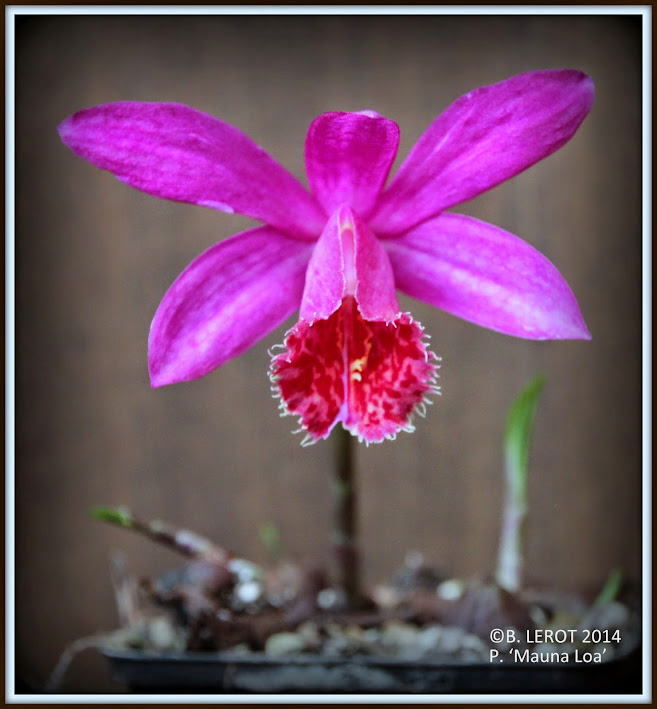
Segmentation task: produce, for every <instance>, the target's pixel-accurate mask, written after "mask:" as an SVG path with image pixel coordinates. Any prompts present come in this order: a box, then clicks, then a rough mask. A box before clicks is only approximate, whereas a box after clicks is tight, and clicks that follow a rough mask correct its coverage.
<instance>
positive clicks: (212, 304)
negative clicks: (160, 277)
mask: <svg viewBox="0 0 657 709" xmlns="http://www.w3.org/2000/svg"><path fill="white" fill-rule="evenodd" d="M592 103H593V82H592V81H591V79H590V78H589V77H588V76H586V75H585V74H582V73H581V72H579V71H571V70H546V71H536V72H530V73H526V74H521V75H519V76H515V77H512V78H510V79H508V80H506V81H502V82H500V83H498V84H494V85H492V86H486V87H483V88H479V89H476V90H475V91H472V92H470V93H468V94H466V95H465V96H462V97H461V98H459V99H458V100H457V101H455V102H454V103H453V104H452V105H451V106H450V107H449V108H448V109H447V110H446V111H445V112H444V113H442V114H441V115H439V116H438V118H436V120H435V121H434V122H433V123H432V124H431V125H430V126H429V128H428V129H427V130H426V132H425V133H424V134H423V135H422V137H421V138H420V139H419V141H418V142H417V144H416V145H415V147H414V148H413V150H412V151H411V153H410V155H409V156H408V158H407V159H406V161H405V162H404V163H403V165H402V166H401V167H400V169H399V171H398V172H397V174H396V176H395V177H394V179H393V180H392V181H391V182H390V184H389V185H388V186H387V187H385V183H386V181H387V178H388V174H389V171H390V168H391V165H392V163H393V161H394V159H395V156H396V153H397V148H398V143H399V128H398V126H397V124H396V123H394V122H393V121H391V120H388V119H387V118H384V117H383V116H380V115H379V114H377V113H374V112H373V111H361V112H358V113H342V112H334V113H325V114H323V115H321V116H319V117H318V118H316V119H315V120H314V121H313V123H312V124H311V126H310V129H309V131H308V135H307V138H306V148H305V158H306V168H307V173H308V181H309V184H310V190H311V191H310V192H308V191H307V190H306V189H305V188H304V187H303V186H302V185H301V183H300V182H299V181H297V179H296V178H295V177H293V176H292V175H291V174H290V173H289V172H287V171H286V170H285V169H284V168H283V167H282V166H281V165H279V164H278V163H277V162H276V161H275V160H274V159H273V158H272V157H270V156H269V155H268V154H267V153H266V152H265V151H264V150H263V149H262V148H260V147H258V146H257V145H256V144H255V143H254V142H253V141H251V140H250V139H249V138H248V137H247V136H245V135H244V134H243V133H241V132H240V131H238V130H237V129H236V128H233V127H232V126H230V125H228V124H226V123H224V122H222V121H220V120H217V119H216V118H213V117H212V116H209V115H207V114H205V113H201V112H199V111H196V110H194V109H192V108H189V107H187V106H183V105H180V104H175V103H141V102H118V103H110V104H106V105H101V106H96V107H93V108H89V109H87V110H83V111H79V112H78V113H75V114H74V115H72V116H70V117H69V118H68V119H66V120H65V121H64V122H63V123H62V124H61V125H60V126H59V132H60V135H61V138H62V140H63V141H64V143H65V144H66V145H67V146H69V147H70V148H71V149H72V150H73V151H74V152H75V153H76V154H78V155H80V156H82V157H83V158H85V159H86V160H88V161H89V162H91V163H92V164H93V165H95V166H97V167H99V168H102V169H104V170H109V171H110V172H112V173H113V174H114V175H115V176H116V177H118V178H119V179H120V180H122V181H123V182H126V183H127V184H129V185H131V186H132V187H136V188H137V189H140V190H143V191H144V192H148V193H149V194H152V195H155V196H157V197H163V198H166V199H171V200H177V201H181V202H190V203H193V204H199V205H203V206H206V207H211V208H214V209H218V210H222V211H225V212H230V213H233V212H237V213H240V214H243V215H246V216H248V217H252V218H254V219H257V220H260V221H262V222H264V226H259V227H256V228H254V229H250V230H248V231H245V232H243V233H241V234H237V235H235V236H233V237H231V238H229V239H227V240H225V241H222V242H220V243H218V244H215V245H214V246H212V247H211V248H209V249H208V250H207V251H205V252H204V253H203V254H201V255H200V256H199V257H198V258H197V259H195V260H194V261H193V262H192V263H191V264H190V265H189V266H188V267H187V269H185V271H183V273H182V274H181V275H180V276H179V277H178V279H177V280H176V281H175V282H174V283H173V285H172V286H171V287H170V289H169V290H168V292H167V293H166V295H165V296H164V299H163V300H162V303H161V305H160V306H159V308H158V310H157V313H156V314H155V318H154V320H153V323H152V326H151V331H150V337H149V370H150V376H151V382H152V385H153V386H161V385H164V384H171V383H174V382H180V381H186V380H190V379H195V378H197V377H201V376H203V375H205V374H208V373H209V372H211V371H212V370H214V369H216V368H217V367H219V366H220V365H222V364H224V362H227V361H228V360H230V359H231V358H233V357H236V356H237V355H239V354H241V353H242V352H244V351H245V350H246V349H247V348H249V347H250V346H251V345H253V344H254V343H255V342H257V341H258V340H260V339H261V338H263V337H264V336H265V335H267V334H268V333H270V332H271V331H272V330H273V329H274V328H276V327H277V326H278V325H280V324H281V323H282V322H283V321H284V320H285V319H286V318H288V317H289V316H290V315H291V314H292V313H293V312H295V311H296V310H297V309H298V308H300V313H299V316H300V317H299V321H298V322H297V323H296V325H294V327H293V328H292V329H291V330H290V331H289V332H288V333H287V335H286V337H285V342H284V345H283V352H281V353H279V354H277V355H276V356H273V358H272V362H271V371H270V376H271V378H272V381H273V382H274V384H275V390H276V392H277V393H278V395H280V397H281V406H282V408H283V409H284V411H285V412H286V413H292V414H295V415H298V416H299V417H300V420H301V427H302V430H304V431H306V433H307V436H306V442H314V441H316V440H318V439H321V438H326V437H327V436H328V435H329V433H330V431H331V429H332V428H333V426H335V424H336V423H337V422H338V421H339V422H341V423H342V425H343V426H344V427H345V428H346V429H347V430H349V431H350V432H351V433H353V434H354V435H357V436H358V437H359V439H361V440H365V441H366V442H368V443H369V442H375V441H381V440H383V439H385V438H394V437H395V435H396V434H397V433H398V432H399V431H400V430H412V425H411V421H412V416H413V414H414V413H415V412H416V411H420V412H422V409H423V407H424V404H425V403H426V401H427V395H428V394H430V393H431V392H434V391H436V390H437V387H436V386H435V378H436V369H437V366H438V365H437V361H438V358H437V357H436V356H435V355H434V354H433V353H431V352H430V351H429V350H428V349H427V345H426V343H425V342H424V339H423V330H422V328H421V326H420V325H419V324H418V323H416V322H414V321H413V319H412V318H411V316H410V315H409V314H407V313H402V312H400V307H399V304H398V301H397V295H396V290H397V289H399V290H400V291H402V292H403V293H406V294H407V295H409V296H412V297H414V298H417V299H419V300H422V301H425V302H427V303H430V304H431V305H434V306H436V307H437V308H441V309H442V310H445V311H447V312H448V313H451V314H453V315H456V316H458V317H461V318H464V319H466V320H469V321H471V322H474V323H476V324H478V325H481V326H484V327H487V328H490V329H492V330H496V331H499V332H502V333H506V334H509V335H515V336H517V337H523V338H530V339H567V338H579V339H590V335H589V332H588V330H587V328H586V325H585V324H584V320H583V318H582V315H581V313H580V310H579V307H578V305H577V301H576V300H575V297H574V296H573V294H572V292H571V290H570V288H569V287H568V285H567V283H566V282H565V280H564V279H563V277H562V276H561V275H560V274H559V272H558V271H557V269H556V268H555V267H554V266H553V265H552V264H551V263H550V262H549V261H548V260H547V259H546V258H545V257H544V256H542V255H541V254H540V253H539V252H538V251H536V250H535V249H534V248H533V247H531V246H530V245H528V244H527V243H525V242H524V241H522V240H521V239H519V238H518V237H516V236H513V235H512V234H509V233H507V232H506V231H503V230H502V229H500V228H498V227H496V226H493V225H491V224H487V223H485V222H482V221H479V220H477V219H474V218H472V217H468V216H463V215H459V214H453V213H447V212H445V210H446V209H448V208H450V207H453V206H455V205H457V204H459V203H461V202H464V201H465V200H468V199H471V198H473V197H475V196H476V195H478V194H480V193H482V192H484V191H485V190H488V189H490V188H492V187H494V186H495V185H498V184H499V183H501V182H503V181H504V180H507V179H509V178H511V177H513V176H514V175H516V174H518V173H519V172H521V171H522V170H525V169H526V168H528V167H530V166H531V165H533V164H534V163H536V162H537V161H539V160H541V159H542V158H544V157H546V156H548V155H550V154H551V153H553V152H554V151H556V150H557V149H559V148H560V147H561V146H562V145H564V143H566V142H567V141H568V140H569V139H570V138H571V137H572V136H573V134H574V133H575V131H576V130H577V128H578V127H579V125H580V123H581V122H582V120H583V119H584V117H585V116H586V115H587V113H588V112H589V109H590V108H591V105H592Z"/></svg>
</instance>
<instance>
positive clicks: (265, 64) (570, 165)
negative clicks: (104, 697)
mask: <svg viewBox="0 0 657 709" xmlns="http://www.w3.org/2000/svg"><path fill="white" fill-rule="evenodd" d="M640 41H641V35H640V22H639V20H638V19H637V18H615V17H549V16H548V17H540V16H538V17H440V16H431V17H387V18H386V17H306V18H304V17H300V18H299V17H297V18H285V17H278V18H263V17H221V16H213V17H201V18H194V17H187V18H184V17H183V18H180V17H168V18H167V17H164V18H156V17H133V18H131V17H111V16H110V17H24V18H18V20H17V40H16V167H17V180H16V227H17V228H16V279H15V286H16V289H15V290H16V338H17V340H16V347H17V349H16V370H17V371H16V395H17V402H16V471H15V523H16V527H15V538H14V541H15V560H16V563H15V571H16V586H15V598H16V606H15V620H16V667H17V672H18V676H19V678H20V681H21V682H22V683H25V684H26V686H28V687H32V688H34V689H36V690H38V689H39V688H40V687H41V686H42V683H43V681H44V680H45V678H46V677H47V675H48V673H49V672H50V670H51V669H52V668H53V666H54V664H55V661H56V660H57V657H58V655H59V653H60V652H61V651H62V650H63V649H64V647H65V645H66V644H67V643H69V642H71V641H73V640H74V639H76V638H78V637H80V636H84V635H88V634H91V633H94V632H96V631H99V630H108V629H112V628H114V627H115V626H116V623H117V619H116V611H115V608H114V601H113V597H112V590H111V584H110V579H109V572H108V554H109V552H110V550H111V549H121V550H123V551H124V552H125V554H126V556H127V558H128V561H129V564H130V566H131V568H132V570H133V571H134V572H136V573H138V574H140V575H153V574H156V573H158V572H160V571H163V570H165V569H167V568H170V567H171V566H173V565H175V564H177V563H178V558H177V557H174V556H173V555H171V554H170V553H169V552H167V551H165V550H162V549H158V548H154V547H153V546H152V545H151V544H149V543H148V542H146V541H144V540H142V539H141V538H138V537H135V536H132V535H131V534H130V533H129V532H124V531H122V530H118V529H115V528H110V527H108V526H105V525H103V524H102V523H100V522H95V521H93V520H91V519H90V518H89V517H88V509H89V508H90V507H91V506H93V505H96V504H110V505H113V504H125V505H128V506H130V507H131V508H133V509H134V510H135V511H137V512H139V514H141V515H143V516H145V517H160V518H163V519H166V520H169V521H171V522H173V523H177V524H180V525H186V526H189V527H192V528H194V529H196V530H197V531H198V532H201V533H204V534H206V535H209V536H211V537H213V538H214V539H216V540H217V541H218V542H219V543H221V544H222V545H224V546H226V547H228V548H230V549H232V550H234V551H235V552H236V553H238V554H240V555H244V556H247V557H250V558H253V559H255V560H259V561H264V560H265V558H266V555H265V553H264V550H263V547H262V545H261V542H260V540H259V536H258V528H259V525H260V524H261V523H262V522H263V521H271V522H273V523H275V524H276V525H277V527H278V529H279V531H280V534H281V536H282V538H283V541H284V543H285V545H286V548H287V550H288V552H289V553H290V554H291V555H292V556H293V557H294V558H296V559H300V560H304V559H322V558H324V557H325V556H326V555H327V547H328V533H329V525H330V510H329V508H328V505H327V498H328V493H329V487H328V480H329V471H330V468H331V461H332V452H333V447H332V441H331V440H329V441H325V442H322V443H320V444H318V445H316V446H314V447H309V448H301V447H300V445H299V443H300V437H299V436H293V435H291V431H292V430H293V429H294V428H296V426H295V421H294V420H293V419H290V418H283V419H282V418H279V416H278V410H277V402H276V401H275V400H274V399H272V398H271V397H270V391H269V381H268V379H267V367H268V362H269V358H268V355H267V349H268V348H269V347H271V346H272V345H274V344H275V343H277V342H281V341H282V339H283V334H284V331H285V328H280V329H279V330H278V331H276V332H275V333H273V334H272V335H271V336H269V337H268V338H266V339H265V340H264V341H262V342H261V343H259V344H258V345H256V346H255V347H253V348H252V349H251V350H250V351H249V352H248V353H246V354H245V355H243V356H242V357H240V358H239V359H237V360H235V361H232V362H230V363H228V364H226V365H225V366H224V367H222V368H221V369H220V370H218V371H216V372H214V373H212V374H211V375H209V376H208V377H206V378H205V379H203V380H200V381H195V382H191V383H186V384H179V385H175V386H172V387H166V388H163V389H159V390H152V389H151V388H150V386H149V381H148V376H147V367H146V342H147V335H148V328H149V324H150V321H151V318H152V316H153V313H154V312H155V309H156V307H157V305H158V303H159V301H160V299H161V297H162V295H163V294H164V292H165V290H166V289H167V287H168V286H169V285H170V283H171V282H172V280H173V279H174V278H175V277H176V276H177V275H178V273H179V272H180V271H181V270H182V269H183V268H184V267H185V266H186V265H187V264H188V263H189V262H190V261H191V260H192V259H193V258H194V257H195V256H196V255H197V254H199V253H200V252H201V251H202V250H204V249H205V248H207V247H209V246H210V245H211V244H213V243H215V242H216V241H217V240H219V239H223V238H225V237H227V236H230V235H231V234H233V233H236V232H238V231H241V230H244V229H245V228H249V227H250V226H251V225H252V222H249V220H247V219H244V218H241V217H238V216H230V215H226V214H222V213H218V212H215V211H212V210H210V209H204V208H201V207H195V206H190V205H184V204H174V203H170V202H165V201H161V200H157V199H155V198H153V197H150V196H147V195H144V194H142V193H139V192H136V191H134V190H132V189H130V188H128V187H127V186H125V185H123V184H121V183H120V182H118V181H117V180H115V179H114V178H113V177H111V176H110V175H109V174H107V173H103V172H101V171H99V170H97V169H95V168H93V167H91V166H90V165H88V164H86V163H85V162H84V161H82V160H81V159H79V158H77V157H75V156H74V155H73V154H72V153H71V152H70V151H69V150H67V149H66V148H65V147H64V146H63V145H62V144H61V143H60V141H59V138H58V135H57V132H56V126H57V124H58V123H59V122H60V121H61V120H62V119H64V118H65V117H66V116H67V115H69V114H70V113H72V112H74V111H75V110H78V109H80V108H83V107H87V106H91V105H94V104H98V103H104V102H109V101H116V100H121V99H135V100H146V101H178V102H182V103H187V104H189V105H192V106H194V107H196V108H199V109H202V110H204V111H207V112H208V113H211V114H213V115H216V116H217V117H220V118H221V119H223V120H225V121H227V122H229V123H231V124H233V125H235V126H238V127H239V128H240V129H241V130H243V131H244V132H245V133H247V134H248V135H250V136H251V137H252V138H253V139H254V140H255V141H256V142H257V143H259V144H260V145H262V146H263V147H264V148H265V149H267V150H268V151H269V152H271V154H272V155H274V156H275V157H276V158H277V159H278V160H279V161H281V162H282V163H283V164H284V165H286V166H287V167H288V168H289V169H290V170H291V171H292V172H293V173H294V174H295V175H297V176H299V177H300V178H301V179H303V180H304V181H305V174H304V167H303V152H302V148H303V142H304V138H305V133H306V130H307V127H308V125H309V124H310V122H311V120H312V119H313V118H314V117H315V116H316V115H318V114H319V113H321V112H323V111H327V110H360V109H365V108H370V109H374V110H376V111H378V112H379V113H381V114H383V115H385V116H387V117H389V118H392V119H394V120H395V121H397V122H398V123H399V125H400V126H401V132H402V144H401V147H400V157H404V156H405V155H406V154H407V153H408V150H409V149H410V148H411V146H412V145H413V144H414V142H415V141H416V139H417V138H418V137H419V135H420V134H421V133H422V132H423V130H424V129H425V128H426V127H427V126H428V124H429V123H430V122H431V121H432V120H433V118H434V117H435V116H436V115H437V114H438V113H439V112H440V111H441V110H443V109H444V108H445V107H446V106H447V105H448V104H449V103H451V101H453V100H454V99H456V98H457V97H458V96H460V95H461V94H463V93H465V92H467V91H469V90H471V89H473V88H475V87H477V86H480V85H484V84H489V83H493V82H496V81H499V80H501V79H504V78H506V77H508V76H511V75H513V74H517V73H520V72H523V71H528V70H533V69H539V68H561V67H568V68H577V69H581V70H583V71H585V72H587V73H589V74H591V75H592V77H593V78H594V80H595V84H596V103H595V105H594V108H593V111H592V113H591V115H590V116H589V117H588V118H587V119H586V121H585V122H584V124H583V125H582V127H581V129H580V131H579V133H578V134H577V135H576V136H575V138H574V139H573V140H572V141H571V143H569V144H568V145H567V146H566V147H565V148H563V149H562V150H561V151H559V152H558V153H556V154H555V155H553V156H551V157H550V158H548V159H547V160H545V161H544V162H542V163H540V164H538V165H536V166H535V167H533V168H532V169H530V170H529V171H527V172H526V173H524V174H522V175H520V176H518V177H517V178H515V179H513V180H512V181H510V182H508V183H506V184H504V185H501V186H500V187H498V188H496V189H495V190H493V191H492V192H490V193H488V194H485V195H482V196H481V197H479V198H477V199H475V200H473V201H471V202H469V203H467V204H465V205H461V206H459V207H458V208H456V209H455V211H461V212H464V213H467V214H471V215H474V216H477V217H479V218H481V219H484V220H488V221H491V222H493V223H495V224H497V225H499V226H501V227H503V228H505V229H507V230H509V231H511V232H513V233H516V234H518V235H520V236H522V237H523V238H526V239H527V240H528V241H529V242H530V243H532V244H533V245H534V246H536V247H537V248H538V249H540V250H541V251H542V252H543V253H544V254H546V255H547V256H548V258H550V259H551V260H552V261H553V262H554V263H555V264H556V265H557V267H558V268H559V269H560V270H561V272H562V273H563V274H564V276H565V277H566V279H567V280H568V282H569V283H570V285H571V287H572V288H573V290H574V292H575V294H576V295H577V297H578V300H579V303H580V305H581V308H582V312H583V314H584V317H585V319H586V321H587V324H588V326H589V328H590V330H591V332H592V334H593V340H592V341H591V342H543V343H541V342H528V341H524V340H520V339H514V338H511V337H507V336H504V335H500V334H496V333H493V332H489V331H487V330H484V329H481V328H479V327H477V326H475V325H471V324H469V323H466V322H462V321H459V320H457V319H456V318H453V317H452V316H449V315H446V314H444V313H441V312H439V311H437V310H435V309H433V308H431V307H429V306H425V305H423V304H421V303H417V302H413V301H410V300H409V299H406V298H402V299H401V302H402V307H403V308H404V309H405V310H411V311H412V313H413V315H414V317H415V318H417V319H418V320H419V321H420V322H422V323H423V325H424V326H425V328H426V330H427V332H429V333H430V334H431V336H432V346H433V348H434V349H435V350H436V351H437V352H438V353H439V354H440V355H442V357H443V368H442V372H441V384H442V388H443V396H442V398H440V399H439V400H438V401H437V402H436V404H435V405H434V406H433V407H431V408H430V409H429V412H428V416H427V418H426V419H424V420H422V419H419V420H418V425H417V431H416V433H414V434H412V435H408V434H402V435H400V436H399V438H398V440H397V441H396V442H394V443H385V444H382V445H379V446H371V447H369V448H365V447H361V448H360V449H359V451H358V465H359V472H360V483H359V484H360V504H361V510H360V524H361V531H362V535H361V541H362V550H363V554H364V565H365V574H366V578H367V580H368V582H375V581H380V580H383V579H385V578H387V577H388V576H389V575H390V574H391V573H392V572H393V570H394V569H395V568H396V567H397V566H398V565H399V564H400V563H401V561H402V559H403V557H404V554H405V552H406V551H407V550H409V549H417V550H419V551H420V552H422V553H423V554H424V555H425V557H426V558H427V560H429V561H430V562H432V563H435V564H437V565H439V566H440V567H442V568H443V569H444V570H445V571H446V572H447V573H450V574H454V575H460V576H473V575H477V574H484V573H487V572H489V571H490V570H491V569H492V568H493V564H494V556H495V549H496V544H497V535H498V528H499V521H500V505H501V491H502V470H503V468H502V454H501V442H502V435H503V429H504V419H505V415H506V410H507V407H508V406H509V404H510V402H511V401H512V399H513V398H514V396H515V395H516V393H517V392H518V391H519V390H520V388H521V387H522V386H523V385H524V384H525V383H526V382H527V381H528V380H529V379H530V378H531V377H533V376H534V375H535V374H537V373H539V372H544V373H546V374H547V376H548V384H547V386H546V389H545V391H544V395H543V397H542V399H541V401H540V405H539V410H538V414H537V419H536V429H535V439H534V447H533V455H532V461H531V471H532V472H531V480H530V498H531V512H530V514H531V518H530V527H529V558H528V573H529V575H530V577H531V578H532V579H534V580H536V581H538V582H553V583H555V584H558V585H560V586H563V587H564V588H567V589H585V590H586V589H588V590H591V589H593V590H595V589H597V588H599V587H600V585H601V584H602V583H603V582H604V580H605V579H606V577H607V574H608V573H609V571H610V569H611V568H612V567H615V566H619V567H621V568H622V569H623V571H624V572H625V574H626V576H627V577H629V578H631V579H634V580H637V581H638V580H639V578H640V576H639V575H640V560H641V378H640V377H641V287H642V286H641V255H642V254H641V174H640V166H641V142H640V139H641V134H640V129H641V101H640V88H641V44H640ZM290 324H291V322H290V323H288V326H289V325H290ZM21 686H22V685H21ZM64 689H66V690H68V691H83V692H86V691H90V692H93V691H116V689H117V687H116V686H115V685H113V684H112V683H111V682H110V681H109V678H108V675H107V671H106V667H105V664H104V662H103V661H102V658H100V657H99V656H98V655H96V654H95V653H86V654H85V655H83V656H81V657H80V658H79V660H77V661H76V663H75V664H74V665H73V667H72V668H71V672H70V675H69V679H68V680H67V682H66V683H65V685H64Z"/></svg>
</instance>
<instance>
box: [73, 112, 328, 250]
mask: <svg viewBox="0 0 657 709" xmlns="http://www.w3.org/2000/svg"><path fill="white" fill-rule="evenodd" d="M59 133H60V136H61V138H62V140H63V141H64V143H65V144H66V145H68V147H69V148H71V150H73V152H74V153H76V154H77V155H80V156H81V157H83V158H85V159H86V160H88V161H89V162H90V163H92V164H93V165H95V166H96V167H99V168H102V169H103V170H109V171H110V172H112V173H114V175H116V177H118V178H119V179H120V180H122V181H123V182H126V183H127V184H129V185H131V186H132V187H136V188H137V189H140V190H143V191H144V192H148V193H149V194H152V195H155V196H156V197H163V198H166V199H172V200H177V201H180V202H191V203H193V204H200V205H203V206H206V207H212V208H214V209H220V210H222V211H224V212H237V213H239V214H244V215H246V216H248V217H253V218H254V219H259V220H262V221H264V222H266V223H267V224H270V225H271V226H273V227H275V228H277V229H278V230H280V231H282V232H284V233H286V234H290V235H292V236H298V237H316V236H317V234H318V233H319V232H320V231H321V228H322V226H323V223H324V220H325V217H324V216H323V214H322V212H321V209H320V208H319V206H318V205H317V204H316V202H315V201H314V199H313V197H312V196H311V195H310V194H308V192H306V190H305V189H304V188H303V186H302V185H301V183H300V182H298V181H297V179H296V178H295V177H293V176H292V175H291V174H290V173H289V172H288V171H287V170H285V168H283V167H282V166H281V165H279V164H278V163H277V162H276V161H275V160H274V159H273V158H272V157H270V156H269V155H268V154H267V153H266V152H265V151H264V150H263V149H262V148H260V147H259V146H257V145H256V144H255V143H254V142H253V141H252V140H251V139H250V138H248V137H247V136H245V135H244V134H243V133H241V132H240V131H239V130H237V129H236V128H233V127H232V126H230V125H228V124H227V123H224V122H223V121H220V120H218V119H216V118H213V117H212V116H210V115H208V114H206V113H202V112H201V111H197V110H195V109H193V108H189V107H188V106H183V105H181V104H177V103H141V102H133V101H122V102H118V103H109V104H105V105H101V106H96V107H94V108H89V109H86V110H83V111H79V112H77V113H75V114H73V115H72V116H70V117H69V118H67V119H66V120H65V121H64V122H63V123H62V124H61V125H60V126H59Z"/></svg>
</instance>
